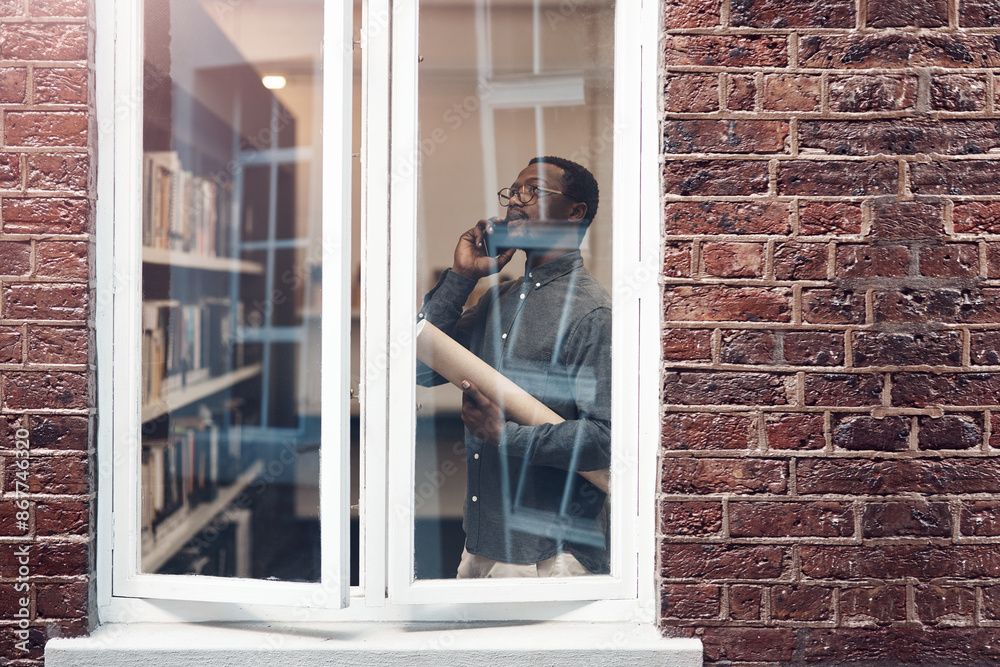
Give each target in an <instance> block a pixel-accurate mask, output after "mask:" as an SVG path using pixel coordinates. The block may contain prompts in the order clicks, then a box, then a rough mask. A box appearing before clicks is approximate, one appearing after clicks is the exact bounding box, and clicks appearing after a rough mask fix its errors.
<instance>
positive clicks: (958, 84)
mask: <svg viewBox="0 0 1000 667" xmlns="http://www.w3.org/2000/svg"><path fill="white" fill-rule="evenodd" d="M931 108H932V109H937V110H939V111H982V110H983V109H985V108H986V82H985V81H984V80H983V79H980V78H977V77H967V76H961V75H959V74H950V75H946V76H936V77H934V78H933V79H932V80H931Z"/></svg>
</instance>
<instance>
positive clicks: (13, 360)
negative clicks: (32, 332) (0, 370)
mask: <svg viewBox="0 0 1000 667" xmlns="http://www.w3.org/2000/svg"><path fill="white" fill-rule="evenodd" d="M22 340H23V339H22V337H21V328H20V327H0V364H20V363H22V362H23V361H24V351H23V344H22Z"/></svg>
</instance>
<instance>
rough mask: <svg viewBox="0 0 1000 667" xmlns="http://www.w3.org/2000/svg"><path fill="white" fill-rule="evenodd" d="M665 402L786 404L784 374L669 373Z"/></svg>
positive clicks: (688, 403)
mask: <svg viewBox="0 0 1000 667" xmlns="http://www.w3.org/2000/svg"><path fill="white" fill-rule="evenodd" d="M663 401H664V402H665V403H673V404H675V405H785V404H786V403H787V402H788V399H787V396H786V389H785V382H784V380H783V378H782V377H781V376H776V375H769V374H765V373H723V372H718V373H665V374H664V377H663Z"/></svg>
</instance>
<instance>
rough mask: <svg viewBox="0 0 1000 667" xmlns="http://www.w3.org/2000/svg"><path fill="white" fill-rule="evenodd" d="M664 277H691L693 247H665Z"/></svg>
mask: <svg viewBox="0 0 1000 667" xmlns="http://www.w3.org/2000/svg"><path fill="white" fill-rule="evenodd" d="M662 272H663V275H664V276H669V277H671V278H686V277H688V276H690V275H691V247H690V246H688V245H680V246H670V245H668V246H664V248H663V267H662Z"/></svg>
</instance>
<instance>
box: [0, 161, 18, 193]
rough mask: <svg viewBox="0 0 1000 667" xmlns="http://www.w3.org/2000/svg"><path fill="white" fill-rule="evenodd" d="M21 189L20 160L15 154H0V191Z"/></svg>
mask: <svg viewBox="0 0 1000 667" xmlns="http://www.w3.org/2000/svg"><path fill="white" fill-rule="evenodd" d="M20 187H21V158H20V156H19V155H18V154H17V153H0V190H15V189H18V188H20Z"/></svg>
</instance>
